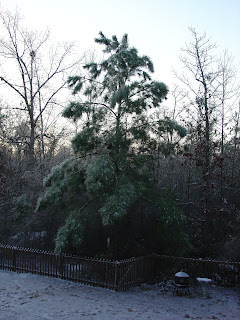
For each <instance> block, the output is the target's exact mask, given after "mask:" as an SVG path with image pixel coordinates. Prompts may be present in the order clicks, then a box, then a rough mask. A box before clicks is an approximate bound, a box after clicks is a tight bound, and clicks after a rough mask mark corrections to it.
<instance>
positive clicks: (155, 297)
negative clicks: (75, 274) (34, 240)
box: [0, 270, 240, 320]
mask: <svg viewBox="0 0 240 320" xmlns="http://www.w3.org/2000/svg"><path fill="white" fill-rule="evenodd" d="M165 289H166V290H162V289H161V287H160V286H157V285H155V286H143V287H141V288H136V289H133V290H131V291H128V292H114V291H110V290H107V289H102V288H93V287H89V286H83V285H81V284H79V283H73V282H69V281H64V280H61V279H54V278H47V277H41V276H37V275H31V274H24V273H15V272H8V271H3V270H1V271H0V320H10V319H11V320H21V319H24V320H38V319H41V320H50V319H58V320H62V319H67V320H78V319H86V320H88V319H94V320H108V319H111V320H116V319H119V320H122V319H129V320H130V319H138V320H147V319H152V320H155V319H158V320H160V319H161V320H165V319H166V320H173V319H174V320H175V319H176V320H181V319H225V320H230V319H238V320H240V300H239V299H240V297H239V290H240V289H239V288H238V289H230V288H220V287H214V286H209V289H208V295H209V297H208V298H204V297H202V296H201V288H200V287H194V288H191V297H189V296H187V295H184V294H183V293H182V294H181V295H174V296H173V293H172V290H171V287H168V288H167V287H166V288H165Z"/></svg>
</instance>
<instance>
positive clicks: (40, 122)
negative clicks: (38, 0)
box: [0, 11, 80, 163]
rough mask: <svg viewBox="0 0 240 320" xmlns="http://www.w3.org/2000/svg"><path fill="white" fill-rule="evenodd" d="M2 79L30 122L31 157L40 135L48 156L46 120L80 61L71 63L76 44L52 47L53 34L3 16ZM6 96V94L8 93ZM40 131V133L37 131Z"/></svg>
mask: <svg viewBox="0 0 240 320" xmlns="http://www.w3.org/2000/svg"><path fill="white" fill-rule="evenodd" d="M0 21H1V24H2V34H3V36H2V37H1V38H0V80H1V85H2V90H1V91H2V92H3V85H4V86H5V87H6V88H8V89H10V91H9V92H11V94H13V93H14V94H15V97H16V100H17V101H18V107H17V109H19V110H21V111H23V112H24V113H25V114H26V119H27V122H28V123H29V131H30V132H29V133H28V139H27V144H28V156H29V160H30V162H32V163H33V162H34V159H35V150H34V148H35V142H36V138H37V137H38V136H39V135H40V136H41V141H42V153H43V154H44V152H45V150H44V135H45V128H44V117H43V115H44V114H46V111H47V110H50V109H51V108H52V107H53V106H54V105H56V97H57V95H58V94H59V93H60V92H62V89H63V88H64V87H65V86H66V78H67V76H68V75H69V74H70V73H71V70H72V69H73V68H74V67H75V66H77V64H78V63H79V61H80V60H78V61H77V60H76V59H74V60H70V57H71V54H72V53H73V48H74V45H73V44H72V43H63V44H61V45H60V44H57V45H56V46H55V47H54V48H53V47H51V43H50V33H49V31H48V30H47V31H45V32H31V31H28V30H26V29H24V28H23V27H22V26H21V18H20V16H19V14H18V13H17V12H16V13H14V14H11V13H10V12H7V11H5V12H2V13H1V14H0ZM4 93H5V92H4ZM37 128H38V130H39V132H37Z"/></svg>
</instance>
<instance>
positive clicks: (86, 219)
mask: <svg viewBox="0 0 240 320" xmlns="http://www.w3.org/2000/svg"><path fill="white" fill-rule="evenodd" d="M99 35H100V36H99V38H97V39H95V41H96V43H98V44H100V45H102V46H103V47H104V49H103V52H104V53H105V56H104V58H105V59H104V60H103V61H101V62H100V63H96V62H91V63H88V64H86V65H85V66H84V70H85V72H86V74H85V75H81V76H73V77H70V78H69V80H68V84H69V87H70V88H71V89H72V93H73V96H75V97H76V101H72V102H70V103H69V106H68V107H67V108H66V109H65V111H64V113H63V116H64V117H67V118H70V119H73V120H74V121H77V120H78V119H81V120H82V122H81V123H83V125H82V128H81V130H80V131H79V133H78V134H77V135H76V136H75V138H74V139H73V140H72V146H73V150H74V152H75V157H74V158H73V159H70V160H68V161H66V162H64V163H63V164H61V165H60V166H58V167H56V168H54V169H53V170H52V172H51V173H50V175H49V176H48V177H47V179H46V180H45V187H46V188H47V190H46V192H45V194H44V196H43V197H42V198H41V199H39V202H38V207H37V209H42V208H44V207H46V206H47V205H50V204H53V203H58V205H59V206H60V207H61V206H62V207H63V208H64V209H65V211H66V208H68V210H67V211H68V217H67V219H66V224H65V225H64V226H63V227H62V228H60V230H59V232H58V236H57V240H56V251H57V252H62V251H67V250H70V249H71V250H72V248H75V249H74V250H75V251H76V250H77V251H80V253H81V254H83V252H85V251H86V250H87V248H89V246H88V245H86V239H87V238H89V234H90V233H91V231H90V230H95V231H96V232H97V230H98V231H99V230H101V228H103V229H104V230H105V231H104V232H106V234H107V233H108V234H111V235H112V239H113V245H112V250H113V252H112V256H113V257H115V258H118V257H119V256H121V255H123V252H124V250H123V251H122V252H120V251H121V246H122V245H123V243H124V242H126V235H125V237H122V238H121V232H120V230H121V228H122V227H123V226H124V223H125V222H124V221H125V220H126V219H127V217H129V218H130V217H131V216H132V217H133V216H134V219H136V224H137V223H138V222H137V220H138V219H143V220H144V219H147V215H148V211H149V212H154V220H153V221H155V222H156V221H158V223H155V224H154V223H152V222H150V223H149V224H148V227H149V228H150V229H151V231H150V230H149V232H150V234H151V233H153V234H154V236H153V239H154V240H152V241H150V239H149V241H148V242H149V243H151V244H150V245H148V246H147V247H148V249H149V250H151V249H153V248H155V245H154V242H155V243H159V241H160V240H159V239H161V242H162V243H164V239H165V238H167V237H168V238H171V241H172V242H174V245H173V244H171V245H172V247H174V246H175V248H176V247H177V243H181V246H182V244H183V243H184V241H185V240H183V239H185V238H184V235H183V233H182V232H181V224H182V215H181V212H180V211H179V210H178V209H177V205H176V201H175V200H174V199H173V198H171V197H169V196H167V195H166V194H163V193H162V191H161V190H158V189H157V187H156V185H154V177H153V174H152V172H153V171H152V168H151V165H150V161H149V160H150V159H152V158H151V157H152V156H153V154H154V152H155V151H156V150H157V148H158V142H157V140H156V138H155V132H154V130H155V129H156V127H158V132H159V131H162V132H163V131H169V132H170V134H173V132H176V133H177V134H178V135H179V136H180V137H183V136H184V135H185V132H184V130H183V129H182V127H180V126H179V125H177V123H175V122H173V121H171V120H170V119H163V120H162V121H161V122H156V119H155V118H154V116H152V117H151V119H150V117H149V112H150V111H151V109H154V110H155V109H158V108H159V107H160V103H161V102H162V101H163V99H165V98H166V95H167V93H168V88H167V86H166V85H165V84H164V83H162V82H157V81H154V80H152V78H151V73H153V71H154V68H153V63H152V61H151V60H150V58H149V57H147V56H140V55H139V54H138V51H137V50H136V49H135V48H132V47H130V46H129V44H128V36H127V35H124V36H123V38H122V39H121V40H120V41H119V40H118V39H117V37H116V36H113V37H112V38H111V39H110V38H107V37H105V35H104V34H103V33H102V32H100V34H99ZM77 94H78V95H77ZM79 94H81V96H82V101H79ZM155 122H156V123H155ZM66 195H67V196H66ZM140 199H145V207H144V208H145V209H144V210H142V209H141V208H140V207H139V212H138V215H135V214H134V211H135V208H137V207H138V206H137V203H138V201H139V200H140ZM66 204H67V206H66ZM146 204H147V207H148V209H147V208H146ZM168 226H171V228H173V226H174V229H175V231H174V232H175V234H174V237H173V235H171V236H169V234H168V230H169V231H170V230H171V228H170V227H169V228H168ZM163 230H164V231H163ZM176 230H177V231H176ZM132 231H133V230H132ZM145 231H146V230H145ZM145 231H144V227H142V228H141V229H140V230H139V231H138V232H139V234H138V236H136V234H134V236H133V238H135V241H137V239H138V238H140V239H142V240H141V241H144V240H143V237H144V236H143V234H145V237H146V232H145ZM104 232H103V234H104ZM118 233H119V234H118ZM123 234H124V232H123ZM163 234H164V236H163ZM95 235H96V234H95ZM175 236H176V237H175ZM94 237H95V236H94V234H93V235H92V239H94ZM148 238H149V235H148ZM180 238H181V239H182V241H181V240H180ZM100 242H101V241H100ZM84 243H85V245H84ZM95 243H96V240H95ZM165 245H167V242H166V243H165ZM84 246H85V249H84ZM100 247H101V245H100V246H98V248H99V250H100V251H97V250H96V251H95V254H96V253H99V252H104V249H106V248H104V246H102V247H101V249H100ZM125 247H126V243H125ZM183 247H186V242H185V245H184V246H183ZM145 249H146V248H145ZM84 250H85V251H84ZM161 250H164V245H161ZM90 251H91V250H90ZM130 251H132V250H130ZM140 251H141V250H140ZM140 251H139V252H137V249H136V251H135V255H136V254H139V253H140ZM128 253H129V250H128ZM87 254H89V251H88V253H87Z"/></svg>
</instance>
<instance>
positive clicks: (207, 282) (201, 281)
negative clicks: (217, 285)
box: [197, 278, 212, 284]
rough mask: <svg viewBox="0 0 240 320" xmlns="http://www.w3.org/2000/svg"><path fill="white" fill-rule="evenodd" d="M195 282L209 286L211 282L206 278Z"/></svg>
mask: <svg viewBox="0 0 240 320" xmlns="http://www.w3.org/2000/svg"><path fill="white" fill-rule="evenodd" d="M197 281H198V282H200V283H204V284H210V283H211V282H212V280H211V279H208V278H197Z"/></svg>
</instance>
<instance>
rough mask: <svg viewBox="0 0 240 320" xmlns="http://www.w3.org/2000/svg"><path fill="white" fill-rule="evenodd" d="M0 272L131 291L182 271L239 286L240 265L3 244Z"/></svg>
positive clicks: (181, 258)
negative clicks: (103, 255) (85, 253)
mask: <svg viewBox="0 0 240 320" xmlns="http://www.w3.org/2000/svg"><path fill="white" fill-rule="evenodd" d="M0 269H3V270H10V271H15V272H28V273H33V274H39V275H45V276H49V277H57V278H61V279H66V280H70V281H77V282H80V283H83V284H87V285H91V286H97V287H103V288H108V289H111V290H128V289H130V288H132V287H135V286H137V285H140V284H142V283H145V282H156V281H162V280H163V279H166V278H168V279H173V278H174V274H175V273H176V272H178V271H180V270H183V271H185V272H187V273H188V274H189V275H190V278H191V279H192V280H193V281H194V280H195V279H196V278H197V277H206V278H210V279H212V280H213V282H214V283H216V284H219V285H228V286H240V262H228V261H215V260H203V259H192V258H183V257H170V256H164V255H156V254H151V255H148V256H144V257H138V258H131V259H126V260H121V261H110V260H103V259H94V258H82V257H78V256H72V255H67V254H61V255H57V254H55V253H53V252H46V251H39V250H32V249H26V248H18V247H12V246H4V245H0Z"/></svg>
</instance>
